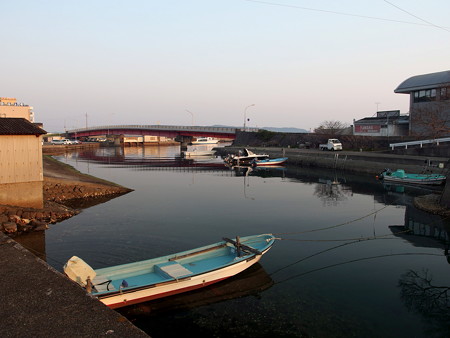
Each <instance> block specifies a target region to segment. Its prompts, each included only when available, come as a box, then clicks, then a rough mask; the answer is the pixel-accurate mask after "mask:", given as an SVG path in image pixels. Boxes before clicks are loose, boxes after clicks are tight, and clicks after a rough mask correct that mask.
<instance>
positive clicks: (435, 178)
mask: <svg viewBox="0 0 450 338" xmlns="http://www.w3.org/2000/svg"><path fill="white" fill-rule="evenodd" d="M377 177H378V179H379V180H384V181H385V182H395V183H405V184H421V185H441V184H444V182H445V180H446V176H444V175H440V174H408V173H405V171H404V170H403V169H397V170H396V171H391V170H390V169H385V170H384V171H383V172H382V173H381V174H380V175H379V176H377Z"/></svg>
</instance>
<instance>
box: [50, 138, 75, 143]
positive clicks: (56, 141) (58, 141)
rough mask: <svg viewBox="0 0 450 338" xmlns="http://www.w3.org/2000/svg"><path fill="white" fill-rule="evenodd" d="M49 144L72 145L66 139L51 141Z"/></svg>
mask: <svg viewBox="0 0 450 338" xmlns="http://www.w3.org/2000/svg"><path fill="white" fill-rule="evenodd" d="M50 143H51V144H54V145H58V144H72V142H71V141H70V140H68V139H66V138H63V139H62V140H52V142H50Z"/></svg>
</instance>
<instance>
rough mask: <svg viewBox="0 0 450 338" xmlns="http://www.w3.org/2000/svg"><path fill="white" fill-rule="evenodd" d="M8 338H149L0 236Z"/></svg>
mask: <svg viewBox="0 0 450 338" xmlns="http://www.w3.org/2000/svg"><path fill="white" fill-rule="evenodd" d="M0 271H1V278H0V299H1V302H0V332H1V336H2V337H98V336H111V337H149V336H148V335H147V334H146V333H145V332H143V331H142V330H140V329H138V328H137V327H135V326H134V325H133V324H132V323H131V322H130V321H128V319H126V318H125V317H123V316H122V315H120V314H119V313H118V312H116V311H114V310H112V309H110V308H108V307H107V306H105V305H104V304H103V303H101V302H100V301H99V300H97V299H96V298H95V297H92V296H90V295H89V294H87V293H86V292H85V291H84V290H83V289H82V288H81V287H79V286H78V285H77V284H75V283H74V282H72V281H70V280H69V279H68V278H67V277H65V276H64V275H63V274H62V273H60V272H58V271H56V270H55V269H53V268H52V267H51V266H49V265H48V264H47V263H46V262H44V261H43V260H41V259H39V258H38V257H36V256H34V255H33V254H32V253H30V252H29V251H28V250H26V249H25V248H24V247H23V246H21V245H20V244H18V243H17V242H15V241H14V240H13V239H11V238H10V237H8V236H7V235H5V234H3V233H0Z"/></svg>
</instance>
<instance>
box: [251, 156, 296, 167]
mask: <svg viewBox="0 0 450 338" xmlns="http://www.w3.org/2000/svg"><path fill="white" fill-rule="evenodd" d="M287 160H288V158H287V157H279V158H267V159H264V160H254V161H252V166H254V167H262V166H269V165H280V164H283V163H284V162H286V161H287Z"/></svg>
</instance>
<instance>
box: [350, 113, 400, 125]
mask: <svg viewBox="0 0 450 338" xmlns="http://www.w3.org/2000/svg"><path fill="white" fill-rule="evenodd" d="M387 122H389V124H406V123H409V115H400V116H390V117H389V118H386V117H382V118H380V117H365V118H363V119H361V120H358V121H355V125H356V124H380V125H381V124H383V125H385V124H386V123H387Z"/></svg>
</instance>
